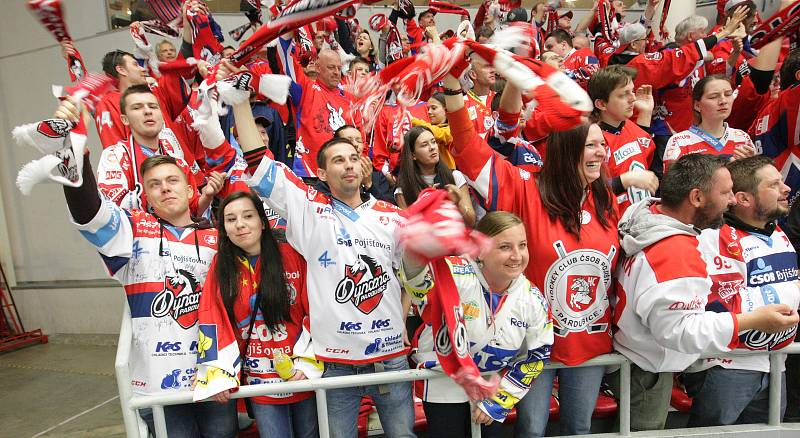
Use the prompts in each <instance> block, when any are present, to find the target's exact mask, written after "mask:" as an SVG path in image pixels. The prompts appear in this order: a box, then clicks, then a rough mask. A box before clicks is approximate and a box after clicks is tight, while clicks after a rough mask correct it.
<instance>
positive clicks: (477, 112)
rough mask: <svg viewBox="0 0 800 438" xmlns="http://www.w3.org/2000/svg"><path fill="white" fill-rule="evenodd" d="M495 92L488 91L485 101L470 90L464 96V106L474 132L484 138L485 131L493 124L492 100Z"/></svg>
mask: <svg viewBox="0 0 800 438" xmlns="http://www.w3.org/2000/svg"><path fill="white" fill-rule="evenodd" d="M495 94H496V93H495V92H494V91H489V94H488V95H487V96H486V100H485V101H484V100H482V99H481V98H480V97H479V96H478V95H476V94H475V93H473V92H472V91H467V94H466V95H465V96H464V106H466V107H467V112H468V114H469V119H470V120H472V124H473V125H474V126H475V132H477V133H478V135H480V136H481V138H486V133H487V132H489V131H490V130H491V129H492V127H493V126H494V114H492V100H493V99H494V96H495ZM484 102H485V103H484Z"/></svg>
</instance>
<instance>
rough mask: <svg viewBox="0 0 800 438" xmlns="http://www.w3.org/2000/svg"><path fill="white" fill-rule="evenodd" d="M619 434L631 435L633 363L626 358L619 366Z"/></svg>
mask: <svg viewBox="0 0 800 438" xmlns="http://www.w3.org/2000/svg"><path fill="white" fill-rule="evenodd" d="M619 367H620V368H619V392H620V394H619V434H620V435H622V436H630V434H631V362H630V361H629V360H628V359H627V358H625V360H623V361H622V363H621V364H620V366H619Z"/></svg>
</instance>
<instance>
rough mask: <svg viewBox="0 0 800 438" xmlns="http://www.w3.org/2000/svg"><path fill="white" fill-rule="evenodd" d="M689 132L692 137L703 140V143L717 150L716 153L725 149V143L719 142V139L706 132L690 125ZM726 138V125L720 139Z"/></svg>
mask: <svg viewBox="0 0 800 438" xmlns="http://www.w3.org/2000/svg"><path fill="white" fill-rule="evenodd" d="M689 131H691V132H692V133H694V135H696V136H698V137H700V138H702V139H703V141H704V142H706V143H708V144H709V145H711V147H713V148H714V149H716V150H717V152H720V151H722V149H724V148H725V143H723V142H721V141H720V139H718V138H716V137H714V136H713V135H711V134H709V133H708V131H706V130H704V129H703V128H701V127H699V126H697V125H692V126H691V127H689ZM727 136H728V125H727V124H726V125H725V134H723V135H722V138H723V139H724V138H726V137H727Z"/></svg>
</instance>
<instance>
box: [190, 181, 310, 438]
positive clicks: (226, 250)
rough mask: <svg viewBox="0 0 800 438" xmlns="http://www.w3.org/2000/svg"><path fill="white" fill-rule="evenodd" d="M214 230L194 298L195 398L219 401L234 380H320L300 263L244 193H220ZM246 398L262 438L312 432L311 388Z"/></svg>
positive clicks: (236, 383) (307, 435) (227, 395)
mask: <svg viewBox="0 0 800 438" xmlns="http://www.w3.org/2000/svg"><path fill="white" fill-rule="evenodd" d="M217 227H218V229H219V249H218V252H217V255H216V256H215V257H214V259H213V261H212V262H211V267H210V269H209V274H208V277H207V278H206V283H205V286H204V289H203V293H202V295H201V297H200V308H199V317H198V318H199V323H200V339H199V347H198V361H197V362H198V377H197V386H196V387H195V400H199V399H205V398H207V397H209V396H213V398H214V399H215V400H216V401H219V402H224V401H226V400H228V399H230V394H231V392H232V391H235V390H236V388H238V386H240V385H246V384H259V383H275V382H283V381H287V380H288V381H294V380H302V379H307V378H315V377H320V376H321V375H322V365H321V363H320V362H317V361H316V360H314V356H313V353H311V354H309V351H310V341H311V336H310V334H309V332H308V321H307V317H306V316H307V314H308V299H307V297H306V288H305V272H306V264H305V260H303V258H302V257H301V256H300V255H299V254H298V253H297V252H296V251H295V250H294V249H293V248H292V247H291V246H289V244H287V243H279V242H278V240H277V239H276V238H275V236H274V235H273V232H272V231H271V230H270V227H269V220H268V218H267V215H266V213H265V212H264V207H263V204H262V202H261V200H260V199H259V198H258V196H256V195H255V194H253V193H252V192H235V193H233V194H231V195H230V196H228V197H227V198H225V199H224V200H223V201H222V203H221V204H220V206H219V210H218V213H217ZM241 364H244V365H243V366H241ZM240 369H241V374H239V371H240ZM248 402H249V406H248V408H251V409H249V410H252V415H253V416H254V417H255V420H256V424H257V425H258V430H259V436H260V437H262V438H282V437H298V438H300V437H302V438H312V437H317V436H318V435H319V431H318V426H317V411H316V402H315V399H314V393H312V392H303V393H287V394H275V395H269V396H258V397H254V398H252V399H251V400H248Z"/></svg>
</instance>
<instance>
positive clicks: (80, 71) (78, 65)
mask: <svg viewBox="0 0 800 438" xmlns="http://www.w3.org/2000/svg"><path fill="white" fill-rule="evenodd" d="M27 6H28V9H29V10H30V11H31V13H32V14H33V15H34V16H35V17H36V19H38V20H39V22H40V23H42V24H43V25H44V27H45V29H47V31H48V32H50V33H51V34H52V35H53V36H54V37H55V39H56V41H58V42H59V43H61V42H64V41H69V42H71V41H72V37H71V36H70V35H69V32H68V31H67V24H66V23H65V22H64V13H63V11H62V10H61V1H60V0H29V1H28V4H27ZM67 71H68V72H69V79H70V81H72V82H75V81H77V80H79V79H82V78H83V77H84V76H86V66H85V65H84V63H83V58H82V57H81V54H80V53H79V52H78V49H75V54H74V55H73V54H70V55H68V57H67Z"/></svg>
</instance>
